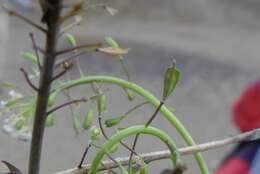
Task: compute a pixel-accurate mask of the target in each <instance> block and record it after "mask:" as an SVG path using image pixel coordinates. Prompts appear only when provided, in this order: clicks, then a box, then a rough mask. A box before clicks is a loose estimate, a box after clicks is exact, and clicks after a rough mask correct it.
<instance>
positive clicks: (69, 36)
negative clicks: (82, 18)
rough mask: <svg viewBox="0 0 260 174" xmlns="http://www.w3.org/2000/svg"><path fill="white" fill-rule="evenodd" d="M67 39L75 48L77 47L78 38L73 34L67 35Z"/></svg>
mask: <svg viewBox="0 0 260 174" xmlns="http://www.w3.org/2000/svg"><path fill="white" fill-rule="evenodd" d="M65 37H66V38H67V41H68V43H69V44H71V45H72V46H74V47H75V46H77V41H76V38H75V37H74V36H73V35H72V34H69V33H66V34H65Z"/></svg>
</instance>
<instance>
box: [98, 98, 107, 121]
mask: <svg viewBox="0 0 260 174" xmlns="http://www.w3.org/2000/svg"><path fill="white" fill-rule="evenodd" d="M97 107H98V115H99V116H100V115H102V114H104V112H105V111H106V96H105V95H104V94H101V95H100V96H99V97H98V99H97Z"/></svg>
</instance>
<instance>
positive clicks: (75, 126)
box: [73, 117, 80, 135]
mask: <svg viewBox="0 0 260 174" xmlns="http://www.w3.org/2000/svg"><path fill="white" fill-rule="evenodd" d="M73 129H74V131H75V133H76V135H78V134H79V133H80V122H79V120H78V118H77V117H73Z"/></svg>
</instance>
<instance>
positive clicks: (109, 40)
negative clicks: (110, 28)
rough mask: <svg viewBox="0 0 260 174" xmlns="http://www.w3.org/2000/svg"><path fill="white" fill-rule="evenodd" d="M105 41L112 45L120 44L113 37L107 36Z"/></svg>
mask: <svg viewBox="0 0 260 174" xmlns="http://www.w3.org/2000/svg"><path fill="white" fill-rule="evenodd" d="M105 41H106V43H107V44H108V45H109V46H110V47H113V48H119V44H118V43H117V42H116V41H115V40H114V39H113V38H112V37H110V36H108V37H105Z"/></svg>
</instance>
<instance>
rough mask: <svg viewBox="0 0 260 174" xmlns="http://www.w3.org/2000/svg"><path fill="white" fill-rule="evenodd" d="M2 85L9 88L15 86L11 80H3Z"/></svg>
mask: <svg viewBox="0 0 260 174" xmlns="http://www.w3.org/2000/svg"><path fill="white" fill-rule="evenodd" d="M3 87H5V88H9V89H14V88H16V85H15V84H13V83H11V82H8V81H5V82H3Z"/></svg>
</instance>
